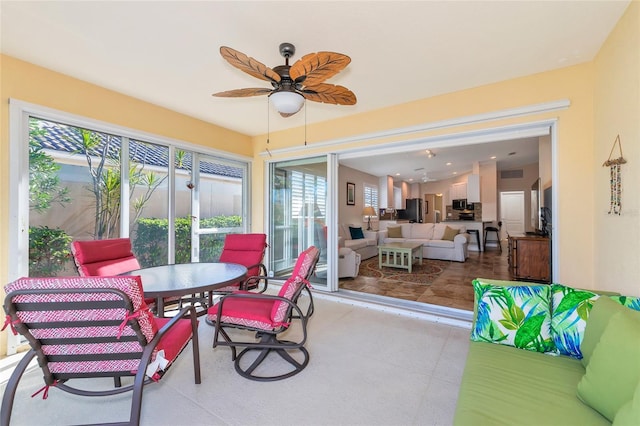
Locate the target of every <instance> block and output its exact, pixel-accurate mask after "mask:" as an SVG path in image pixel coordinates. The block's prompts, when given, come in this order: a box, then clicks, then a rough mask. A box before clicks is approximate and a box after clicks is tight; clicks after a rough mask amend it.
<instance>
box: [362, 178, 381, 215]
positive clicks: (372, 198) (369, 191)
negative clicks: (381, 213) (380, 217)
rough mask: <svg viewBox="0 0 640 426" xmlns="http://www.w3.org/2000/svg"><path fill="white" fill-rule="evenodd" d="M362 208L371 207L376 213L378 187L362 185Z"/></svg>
mask: <svg viewBox="0 0 640 426" xmlns="http://www.w3.org/2000/svg"><path fill="white" fill-rule="evenodd" d="M364 206H365V207H367V206H371V207H373V209H374V210H375V211H378V187H377V186H372V185H369V184H366V183H365V184H364Z"/></svg>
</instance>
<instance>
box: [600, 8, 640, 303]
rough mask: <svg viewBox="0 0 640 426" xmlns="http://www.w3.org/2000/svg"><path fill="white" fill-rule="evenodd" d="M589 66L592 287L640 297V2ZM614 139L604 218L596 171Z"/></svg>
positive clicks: (604, 170) (604, 186) (604, 177)
mask: <svg viewBox="0 0 640 426" xmlns="http://www.w3.org/2000/svg"><path fill="white" fill-rule="evenodd" d="M594 62H595V73H594V75H595V85H594V87H595V90H594V100H595V101H594V109H595V119H594V128H595V131H594V138H595V144H594V154H595V155H594V161H593V163H592V164H591V168H592V169H593V170H594V179H595V181H594V188H595V194H596V195H595V209H594V215H595V218H594V226H593V229H594V233H595V237H594V242H595V244H594V246H593V250H594V256H595V274H594V276H595V282H596V285H598V286H601V287H605V288H615V289H618V290H619V291H621V292H623V293H625V294H635V295H640V281H639V280H638V277H640V2H638V1H634V2H632V3H631V4H630V6H629V8H628V9H627V11H626V13H625V15H624V16H623V17H622V18H621V19H620V22H618V25H617V26H616V27H615V29H614V30H613V31H612V33H611V34H610V35H609V37H608V39H607V41H606V42H605V44H604V45H603V46H602V48H601V49H600V52H599V53H598V55H597V57H596V59H595V61H594ZM617 135H620V140H621V142H622V153H623V155H624V158H625V159H626V160H627V163H626V164H624V165H623V166H622V214H621V215H620V216H617V215H609V214H607V212H608V211H609V194H610V190H609V168H608V167H602V163H603V162H604V161H605V160H607V159H608V158H609V153H610V152H611V148H612V145H613V142H614V140H615V138H616V136H617ZM619 156H620V154H619V151H618V150H617V148H616V150H615V151H614V154H613V158H618V157H619Z"/></svg>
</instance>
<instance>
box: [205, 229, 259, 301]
mask: <svg viewBox="0 0 640 426" xmlns="http://www.w3.org/2000/svg"><path fill="white" fill-rule="evenodd" d="M266 248H267V236H266V235H265V234H227V236H226V237H225V238H224V246H223V247H222V253H220V262H226V263H237V264H240V265H242V266H244V267H246V268H247V279H245V280H244V281H243V282H238V283H234V284H231V285H228V286H226V287H223V288H220V289H217V290H215V291H214V292H213V293H214V294H227V293H231V292H232V291H236V290H255V289H258V292H260V293H263V292H264V291H265V290H266V289H267V285H268V277H267V267H266V266H264V264H263V263H262V259H263V258H264V252H265V250H266ZM260 283H262V284H260Z"/></svg>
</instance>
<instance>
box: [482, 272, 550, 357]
mask: <svg viewBox="0 0 640 426" xmlns="http://www.w3.org/2000/svg"><path fill="white" fill-rule="evenodd" d="M473 290H474V293H475V300H476V304H477V306H476V308H477V315H476V320H475V323H474V326H473V329H472V331H471V340H473V341H478V342H491V343H497V344H501V345H508V346H515V347H516V348H521V349H526V350H529V351H537V352H551V351H554V350H555V346H554V344H553V340H552V338H551V309H550V304H549V301H550V295H551V293H550V291H551V287H550V286H548V285H545V284H540V285H525V286H501V285H494V284H487V283H483V282H482V281H480V280H474V281H473Z"/></svg>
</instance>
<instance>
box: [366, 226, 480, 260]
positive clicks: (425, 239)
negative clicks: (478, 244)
mask: <svg viewBox="0 0 640 426" xmlns="http://www.w3.org/2000/svg"><path fill="white" fill-rule="evenodd" d="M380 225H381V228H384V229H380V231H379V232H378V241H379V243H380V244H385V243H393V242H421V243H422V244H423V246H422V257H423V258H425V259H441V260H453V261H456V262H464V261H465V260H466V259H467V257H469V256H468V254H467V246H468V244H469V234H467V228H466V227H464V226H460V225H451V224H447V223H399V224H395V225H394V224H384V225H383V224H382V223H381V224H380ZM392 226H400V227H401V229H402V237H401V238H390V237H389V233H388V230H387V228H388V227H392ZM447 226H448V227H449V228H452V229H457V230H458V234H457V235H455V237H454V238H453V241H451V240H444V239H442V237H443V236H444V232H445V229H446V227H447Z"/></svg>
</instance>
